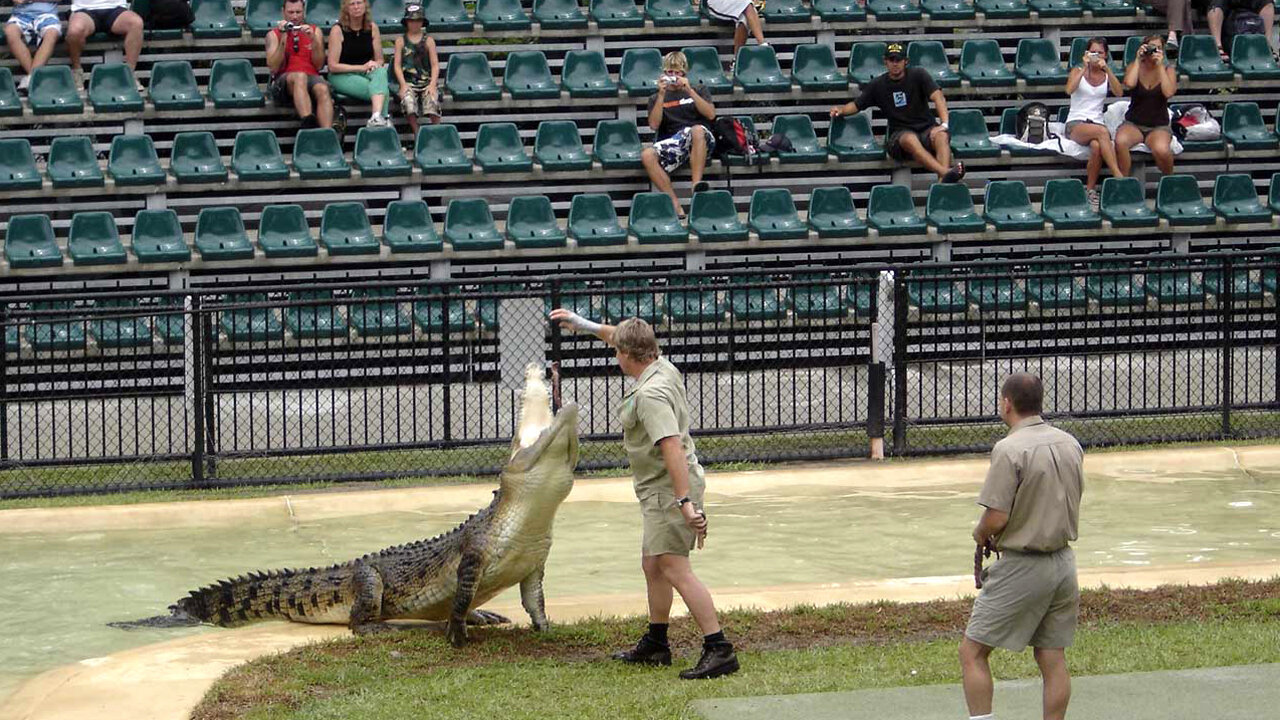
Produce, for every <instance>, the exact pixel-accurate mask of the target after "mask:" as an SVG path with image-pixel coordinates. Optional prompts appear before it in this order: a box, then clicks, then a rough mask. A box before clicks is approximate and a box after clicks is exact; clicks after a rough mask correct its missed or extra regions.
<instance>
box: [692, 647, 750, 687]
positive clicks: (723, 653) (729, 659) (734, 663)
mask: <svg viewBox="0 0 1280 720" xmlns="http://www.w3.org/2000/svg"><path fill="white" fill-rule="evenodd" d="M736 672H738V656H737V655H735V654H734V653H733V645H731V644H730V643H716V644H715V645H704V646H703V647H702V657H700V658H698V664H697V665H694V666H693V667H691V668H689V669H688V670H685V671H684V672H682V673H680V678H681V679H682V680H710V679H711V678H718V677H721V676H723V675H732V674H733V673H736Z"/></svg>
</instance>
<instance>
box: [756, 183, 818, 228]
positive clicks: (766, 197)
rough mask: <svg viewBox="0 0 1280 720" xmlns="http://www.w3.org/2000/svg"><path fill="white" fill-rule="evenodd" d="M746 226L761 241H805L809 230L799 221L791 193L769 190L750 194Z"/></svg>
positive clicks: (781, 190) (778, 189) (777, 189)
mask: <svg viewBox="0 0 1280 720" xmlns="http://www.w3.org/2000/svg"><path fill="white" fill-rule="evenodd" d="M748 224H749V225H750V226H751V229H752V230H754V231H755V232H756V235H758V236H759V237H760V239H761V240H807V239H808V238H809V228H808V226H806V225H805V224H804V223H803V222H801V221H800V216H799V214H797V213H796V203H795V200H793V199H792V197H791V191H790V190H787V189H786V188H769V189H761V190H756V191H755V192H753V193H751V210H750V214H749V215H748Z"/></svg>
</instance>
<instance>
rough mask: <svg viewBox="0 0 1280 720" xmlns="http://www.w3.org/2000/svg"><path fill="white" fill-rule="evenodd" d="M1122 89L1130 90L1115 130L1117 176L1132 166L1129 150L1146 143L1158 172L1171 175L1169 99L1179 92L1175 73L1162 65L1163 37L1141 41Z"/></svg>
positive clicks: (1147, 37)
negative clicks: (1127, 108) (1126, 106)
mask: <svg viewBox="0 0 1280 720" xmlns="http://www.w3.org/2000/svg"><path fill="white" fill-rule="evenodd" d="M1124 87H1125V89H1126V90H1128V91H1129V110H1128V112H1126V113H1125V114H1124V123H1123V124H1121V125H1120V127H1119V129H1117V130H1116V158H1117V160H1119V163H1120V174H1121V175H1128V174H1129V169H1130V167H1131V166H1132V164H1133V158H1132V156H1130V154H1129V148H1131V147H1133V146H1134V145H1137V144H1138V143H1143V142H1145V143H1146V144H1147V148H1148V149H1150V150H1151V155H1152V156H1153V157H1154V158H1155V160H1156V165H1157V166H1159V168H1160V172H1162V173H1164V174H1165V175H1168V174H1170V173H1172V172H1173V150H1172V149H1171V148H1170V147H1169V141H1171V140H1173V131H1172V130H1171V129H1170V128H1169V98H1171V97H1173V94H1174V93H1175V92H1177V91H1178V73H1177V71H1175V70H1174V69H1173V68H1171V67H1168V66H1167V65H1165V64H1164V38H1163V37H1162V36H1160V35H1148V36H1146V37H1145V38H1143V39H1142V45H1141V46H1140V47H1139V48H1138V56H1137V57H1136V58H1134V60H1133V62H1131V63H1129V67H1128V68H1127V69H1126V70H1125V71H1124Z"/></svg>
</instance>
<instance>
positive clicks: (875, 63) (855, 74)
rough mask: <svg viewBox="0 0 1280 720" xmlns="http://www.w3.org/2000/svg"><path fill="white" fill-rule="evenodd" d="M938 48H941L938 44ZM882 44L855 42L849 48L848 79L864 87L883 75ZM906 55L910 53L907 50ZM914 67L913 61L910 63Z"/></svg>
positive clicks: (883, 46) (883, 45)
mask: <svg viewBox="0 0 1280 720" xmlns="http://www.w3.org/2000/svg"><path fill="white" fill-rule="evenodd" d="M938 47H942V45H941V43H939V45H938ZM884 48H885V44H884V43H882V42H857V43H854V44H853V46H852V47H851V48H849V79H850V80H852V81H854V82H855V83H857V84H858V85H866V84H867V83H869V82H871V81H872V80H874V79H876V78H878V77H880V76H881V75H883V74H884V73H885V70H884ZM907 52H908V53H910V52H911V51H910V50H908V51H907ZM910 62H911V64H912V65H916V62H915V61H914V60H911V61H910Z"/></svg>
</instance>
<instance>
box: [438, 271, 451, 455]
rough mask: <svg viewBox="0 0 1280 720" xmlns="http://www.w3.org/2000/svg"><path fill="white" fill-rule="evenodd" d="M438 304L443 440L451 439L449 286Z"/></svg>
mask: <svg viewBox="0 0 1280 720" xmlns="http://www.w3.org/2000/svg"><path fill="white" fill-rule="evenodd" d="M440 302H441V303H443V305H442V306H441V308H440V314H441V315H442V316H443V317H444V332H443V333H442V334H441V337H442V342H441V347H442V352H443V354H444V359H443V363H444V367H443V372H442V373H441V374H442V375H443V376H444V439H445V440H452V439H453V377H452V375H451V373H450V372H449V366H450V364H451V362H450V357H449V355H450V352H451V350H450V348H449V285H448V284H447V283H446V284H445V285H443V286H441V288H440Z"/></svg>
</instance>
